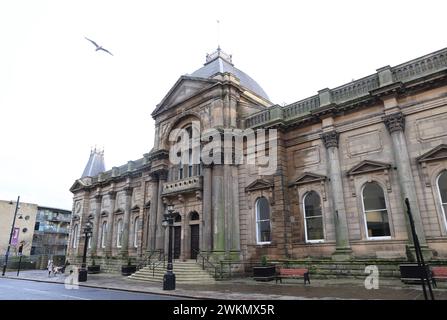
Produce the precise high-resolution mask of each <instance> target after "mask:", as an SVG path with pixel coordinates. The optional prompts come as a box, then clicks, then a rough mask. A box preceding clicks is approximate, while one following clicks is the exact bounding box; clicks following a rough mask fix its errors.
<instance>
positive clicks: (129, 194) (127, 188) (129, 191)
mask: <svg viewBox="0 0 447 320" xmlns="http://www.w3.org/2000/svg"><path fill="white" fill-rule="evenodd" d="M124 192H125V193H126V196H131V195H132V192H133V188H131V187H125V188H124Z"/></svg>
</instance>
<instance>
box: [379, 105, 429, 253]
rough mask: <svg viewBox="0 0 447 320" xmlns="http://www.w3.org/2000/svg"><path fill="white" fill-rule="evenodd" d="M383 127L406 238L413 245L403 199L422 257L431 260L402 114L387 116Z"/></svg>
mask: <svg viewBox="0 0 447 320" xmlns="http://www.w3.org/2000/svg"><path fill="white" fill-rule="evenodd" d="M383 120H384V122H385V125H386V127H387V129H388V131H389V133H390V135H391V140H392V143H393V154H394V159H395V163H396V167H397V175H398V178H399V185H400V190H401V196H402V207H403V210H404V214H405V217H406V219H407V229H408V238H409V241H410V243H413V237H412V236H411V227H410V224H409V220H408V214H407V207H406V205H405V202H404V200H405V198H408V200H409V201H410V207H411V212H412V215H413V219H414V226H415V229H416V233H417V235H418V238H419V242H420V244H421V247H422V248H423V249H424V247H425V252H424V257H425V256H426V257H427V258H431V254H430V252H429V251H428V250H427V241H426V239H425V233H424V228H423V225H422V218H421V212H420V209H419V203H418V199H417V195H416V185H415V183H414V177H413V171H412V170H411V162H410V156H409V154H408V149H407V142H406V139H405V135H404V129H405V117H404V116H403V114H402V112H396V113H392V114H389V115H387V116H385V117H384V118H383Z"/></svg>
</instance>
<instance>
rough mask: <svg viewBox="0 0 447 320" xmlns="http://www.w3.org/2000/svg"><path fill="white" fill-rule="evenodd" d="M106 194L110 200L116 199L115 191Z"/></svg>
mask: <svg viewBox="0 0 447 320" xmlns="http://www.w3.org/2000/svg"><path fill="white" fill-rule="evenodd" d="M108 195H109V197H110V199H111V200H115V199H116V191H109V193H108Z"/></svg>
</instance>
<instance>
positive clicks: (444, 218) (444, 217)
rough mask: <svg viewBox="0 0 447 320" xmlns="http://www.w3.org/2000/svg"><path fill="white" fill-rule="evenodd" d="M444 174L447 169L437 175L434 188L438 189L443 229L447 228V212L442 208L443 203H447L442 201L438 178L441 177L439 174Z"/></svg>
mask: <svg viewBox="0 0 447 320" xmlns="http://www.w3.org/2000/svg"><path fill="white" fill-rule="evenodd" d="M443 174H445V175H447V171H445V170H444V171H442V172H441V173H440V174H439V175H438V177H437V178H436V188H437V189H438V197H439V203H440V204H441V212H442V213H443V215H442V216H443V220H444V226H445V229H446V230H447V212H445V209H444V205H447V202H442V197H441V188H439V179H440V178H441V176H442V175H443Z"/></svg>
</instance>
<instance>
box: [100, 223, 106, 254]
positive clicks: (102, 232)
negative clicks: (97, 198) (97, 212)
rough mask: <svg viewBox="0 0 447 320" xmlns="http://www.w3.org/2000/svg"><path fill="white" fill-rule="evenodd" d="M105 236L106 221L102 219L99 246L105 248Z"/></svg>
mask: <svg viewBox="0 0 447 320" xmlns="http://www.w3.org/2000/svg"><path fill="white" fill-rule="evenodd" d="M106 237H107V221H104V222H103V223H102V228H101V248H105V247H106V240H107V239H106Z"/></svg>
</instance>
